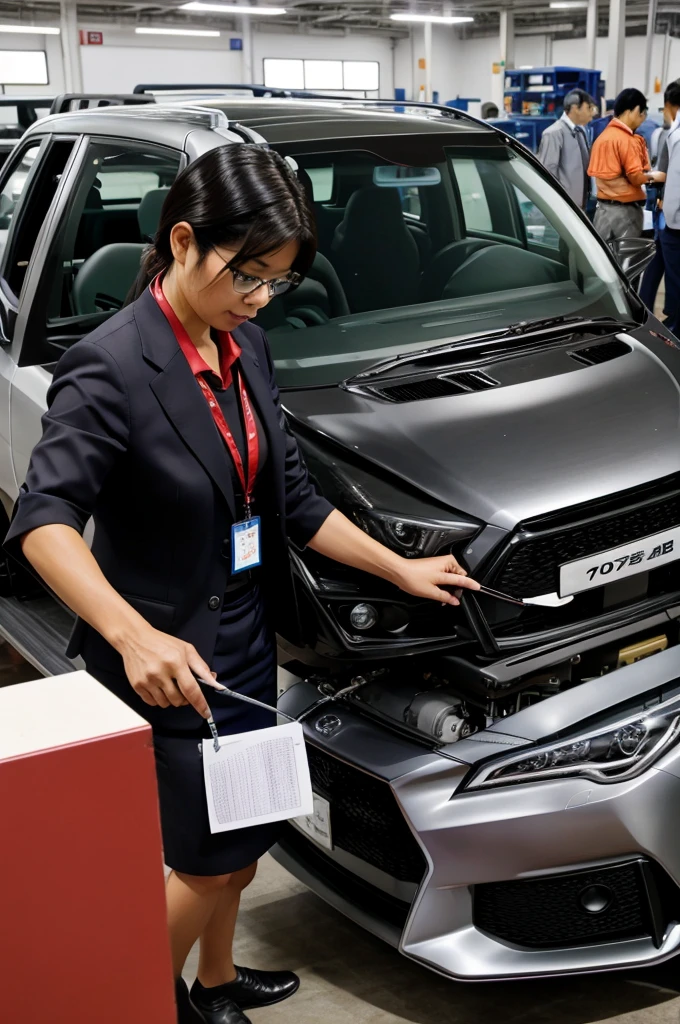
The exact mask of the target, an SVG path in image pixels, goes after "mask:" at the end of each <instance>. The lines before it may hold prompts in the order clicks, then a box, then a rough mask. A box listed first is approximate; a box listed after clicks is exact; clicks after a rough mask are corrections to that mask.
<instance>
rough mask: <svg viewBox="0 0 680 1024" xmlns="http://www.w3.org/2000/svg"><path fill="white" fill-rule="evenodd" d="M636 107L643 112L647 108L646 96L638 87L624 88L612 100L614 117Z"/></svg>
mask: <svg viewBox="0 0 680 1024" xmlns="http://www.w3.org/2000/svg"><path fill="white" fill-rule="evenodd" d="M636 107H639V108H640V113H641V114H644V113H645V112H646V110H647V97H646V96H645V94H644V93H643V92H640V90H639V89H624V90H623V92H620V93H619V95H618V96H617V97H616V99H615V100H614V117H620V116H621V114H625V113H626V111H627V110H635V108H636Z"/></svg>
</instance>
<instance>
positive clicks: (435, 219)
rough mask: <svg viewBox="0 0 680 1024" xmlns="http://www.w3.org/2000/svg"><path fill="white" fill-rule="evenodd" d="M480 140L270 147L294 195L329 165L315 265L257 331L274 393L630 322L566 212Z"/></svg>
mask: <svg viewBox="0 0 680 1024" xmlns="http://www.w3.org/2000/svg"><path fill="white" fill-rule="evenodd" d="M485 143H486V144H485V145H483V146H481V145H480V146H475V145H473V144H472V143H471V142H470V138H469V133H468V134H467V137H466V139H465V141H464V142H462V141H461V140H460V136H459V135H455V134H454V133H448V132H444V131H440V132H437V133H434V132H433V133H426V132H419V133H418V134H417V135H416V134H414V135H404V136H389V137H387V136H380V137H374V138H366V139H362V140H361V143H360V145H361V148H360V149H358V148H351V147H352V146H354V147H357V142H356V140H353V141H350V140H349V139H348V140H346V141H345V140H335V141H334V142H332V143H327V144H326V146H327V152H326V153H324V152H323V151H321V149H320V147H319V144H317V149H316V150H314V149H313V148H312V147H311V145H310V144H307V145H308V146H309V148H310V151H309V152H305V151H304V149H303V144H302V143H297V144H295V143H291V144H289V145H284V144H281V145H280V146H279V147H278V148H279V149H280V151H281V152H282V153H284V154H290V155H291V156H294V159H295V161H296V164H297V166H298V167H299V173H300V176H301V180H302V181H303V183H306V184H307V185H308V183H309V179H311V180H312V183H313V185H314V183H315V181H316V182H318V181H319V177H320V169H323V168H328V166H329V165H331V166H332V168H333V185H332V195H330V196H329V195H328V190H326V192H324V193H322V194H324V195H325V196H327V201H324V202H315V214H316V219H317V232H318V239H319V247H318V256H317V258H316V260H315V262H314V265H313V266H312V268H311V270H310V272H309V274H308V275H307V277H306V279H305V280H304V281H303V282H302V284H301V285H300V286H299V287H298V288H296V289H295V290H294V291H291V292H289V293H287V294H285V295H283V296H280V297H278V298H276V299H274V300H272V301H271V302H270V303H269V305H268V306H266V307H265V308H264V309H262V310H261V311H260V313H259V314H258V317H257V321H256V322H257V323H258V324H260V325H261V326H262V327H263V328H264V329H265V330H267V332H268V334H269V337H270V341H271V346H272V352H273V355H274V358H275V361H276V364H277V371H278V379H279V381H280V383H281V385H282V386H283V387H287V386H292V387H297V386H306V385H313V384H319V385H323V384H331V383H337V382H338V381H340V380H345V379H347V378H349V377H351V376H352V375H353V374H354V373H359V372H361V371H362V369H365V368H366V367H367V366H370V365H373V364H375V363H376V362H379V361H381V360H383V359H390V358H393V357H394V356H400V355H405V354H408V353H409V352H415V351H417V350H418V349H422V348H423V347H429V346H431V345H436V344H437V342H438V341H441V342H449V341H451V340H452V339H455V338H456V336H458V335H464V334H469V333H470V331H471V330H479V331H487V330H494V329H501V328H503V327H506V326H508V325H509V324H513V323H516V322H518V321H521V320H531V319H543V318H545V317H551V316H555V315H560V314H569V315H577V314H580V315H582V316H586V317H598V318H600V317H616V318H619V320H621V319H622V320H624V321H626V320H630V319H632V318H633V314H632V311H631V308H630V306H629V303H628V299H627V296H626V291H625V287H624V285H623V283H622V281H621V278H620V276H619V273H618V270H617V268H616V266H615V264H614V262H613V260H612V259H611V257H610V256H609V254H608V253H607V251H606V249H605V248H604V247H603V246H602V245H601V244H600V243H599V241H598V240H597V239H596V237H595V236H594V234H593V232H592V230H591V229H590V228H589V227H588V226H587V225H586V224H585V223H584V222H583V221H582V220H581V218H580V217H579V216H578V214H577V213H576V212H575V211H574V210H573V209H572V207H571V205H570V204H569V203H568V202H567V201H565V199H564V198H563V197H562V196H561V195H560V194H559V192H558V191H557V190H556V188H555V187H554V185H552V184H551V182H550V181H548V180H547V179H546V178H545V177H544V176H543V175H542V174H541V172H540V170H538V169H537V168H535V167H534V166H533V164H532V163H531V162H530V160H529V159H527V158H525V157H524V156H523V155H522V154H521V153H520V152H517V151H515V150H513V149H511V148H510V147H507V146H505V145H502V144H501V143H500V142H498V143H497V144H496V143H495V142H493V143H491V144H489V140H488V139H485ZM331 147H332V149H331ZM305 174H306V175H307V178H305ZM409 179H412V180H409ZM317 188H318V184H317V185H316V186H315V199H316V196H317Z"/></svg>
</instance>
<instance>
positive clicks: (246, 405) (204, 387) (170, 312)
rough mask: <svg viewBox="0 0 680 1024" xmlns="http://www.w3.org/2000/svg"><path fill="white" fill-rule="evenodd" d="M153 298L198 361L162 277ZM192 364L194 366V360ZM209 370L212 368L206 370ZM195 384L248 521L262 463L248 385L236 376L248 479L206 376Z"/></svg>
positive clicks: (180, 341) (181, 343)
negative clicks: (233, 472)
mask: <svg viewBox="0 0 680 1024" xmlns="http://www.w3.org/2000/svg"><path fill="white" fill-rule="evenodd" d="M151 294H152V295H153V297H154V299H155V300H156V302H157V303H158V305H159V306H160V308H161V309H162V310H163V313H164V314H165V316H166V319H167V320H168V323H169V324H170V326H171V327H172V330H173V332H174V335H175V337H176V338H177V343H178V344H179V347H180V348H181V349H182V351H183V352H184V355H185V356H187V358H189V356H190V355H193V356H194V360H195V355H196V354H197V349H196V346H195V345H194V343H193V341H192V340H191V338H190V337H189V335H188V334H187V331H186V329H185V328H184V326H183V324H182V323H181V321H180V319H179V317H178V316H177V314H176V313H175V311H174V309H173V308H172V306H171V305H170V303H169V302H168V300H167V299H166V297H165V295H164V294H163V287H162V285H161V281H160V277H157V278H156V280H155V281H154V282H153V284H152V285H151ZM189 361H190V363H191V360H189ZM206 369H210V368H209V367H207V366H206ZM196 381H197V383H198V385H199V387H200V389H201V391H202V393H203V396H204V397H205V400H206V402H207V403H208V406H209V407H210V412H211V413H212V418H213V420H214V421H215V426H216V427H217V429H218V430H219V432H220V435H221V437H222V440H223V441H224V443H225V444H226V446H227V448H228V450H229V454H230V455H231V457H232V459H233V460H234V466H235V467H236V472H237V473H238V478H239V480H240V481H241V487H242V488H243V500H244V502H245V506H246V519H249V518H250V503H251V501H252V497H253V491H254V490H255V479H256V477H257V467H258V463H259V459H260V441H259V438H258V436H257V423H256V421H255V416H254V415H253V409H252V406H251V404H250V399H249V397H248V392H247V391H246V388H245V384H244V383H243V380H242V378H241V374H240V373H237V374H236V382H235V383H236V385H237V387H238V394H239V395H240V398H241V410H242V412H243V425H244V428H245V439H246V449H247V452H248V477H247V479H246V471H245V468H244V465H243V459H242V458H241V453H240V451H239V450H238V447H237V446H236V442H235V441H234V437H233V434H232V432H231V430H230V429H229V427H228V425H227V421H226V420H225V418H224V414H223V412H222V410H221V409H220V406H219V403H218V401H217V399H216V398H215V395H214V393H213V390H212V388H211V387H210V385H209V384H208V383H207V382H206V380H205V379H204V377H203V375H202V374H200V373H199V374H197V375H196Z"/></svg>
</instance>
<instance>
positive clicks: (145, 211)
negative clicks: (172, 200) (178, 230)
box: [137, 188, 170, 242]
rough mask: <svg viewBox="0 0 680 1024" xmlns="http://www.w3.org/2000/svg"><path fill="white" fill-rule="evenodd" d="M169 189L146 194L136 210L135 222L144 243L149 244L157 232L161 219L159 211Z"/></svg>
mask: <svg viewBox="0 0 680 1024" xmlns="http://www.w3.org/2000/svg"><path fill="white" fill-rule="evenodd" d="M169 191H170V189H169V188H154V189H152V190H151V191H150V192H147V193H146V195H145V196H144V198H143V199H142V201H141V203H140V204H139V208H138V210H137V222H138V224H139V231H140V234H141V236H142V238H143V239H144V241H145V242H147V241H148V242H151V241H153V239H154V238H155V236H156V232H157V231H158V224H159V221H160V219H161V210H162V209H163V203H164V202H165V197H166V196H167V194H168V192H169Z"/></svg>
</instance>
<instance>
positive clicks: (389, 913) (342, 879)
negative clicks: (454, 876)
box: [278, 824, 411, 931]
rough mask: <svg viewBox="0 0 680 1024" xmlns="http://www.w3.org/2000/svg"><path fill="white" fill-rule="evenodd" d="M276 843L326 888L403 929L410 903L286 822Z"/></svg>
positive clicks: (366, 911)
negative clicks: (338, 860)
mask: <svg viewBox="0 0 680 1024" xmlns="http://www.w3.org/2000/svg"><path fill="white" fill-rule="evenodd" d="M278 845H279V846H280V848H281V849H282V850H283V851H284V853H287V854H288V855H289V856H290V857H292V858H293V859H294V860H295V861H296V862H297V863H298V864H300V865H301V866H302V867H304V868H305V869H306V870H307V871H309V872H310V873H311V874H312V875H314V876H315V877H316V878H318V879H319V880H320V881H322V882H323V883H324V885H326V886H327V887H328V888H329V889H332V891H333V892H334V893H336V894H337V895H338V896H340V897H341V898H342V899H343V900H348V901H349V902H350V903H352V904H354V906H355V907H360V908H361V910H363V911H364V912H365V913H368V914H370V915H371V916H372V917H377V918H378V919H379V920H381V921H386V922H387V923H388V924H391V925H392V926H393V927H395V928H398V929H399V930H400V931H402V930H403V928H404V925H405V924H406V920H407V918H408V915H409V910H410V909H411V904H410V903H406V902H405V901H404V900H400V899H397V897H396V896H392V895H390V894H389V893H386V892H383V890H382V889H379V888H378V887H377V886H375V885H371V884H370V882H367V881H366V880H365V879H364V878H359V876H358V875H355V874H353V872H351V871H348V870H347V868H343V867H341V865H340V864H337V863H336V862H335V861H334V860H333V859H332V858H331V857H329V856H328V854H327V853H326V852H325V851H324V850H322V849H321V848H320V847H318V846H317V845H316V843H310V841H309V840H308V839H306V838H305V836H303V835H302V834H301V833H300V832H299V831H298V830H297V829H296V828H295V827H294V826H293V825H290V824H285V825H284V826H283V832H282V835H281V836H280V838H279V842H278Z"/></svg>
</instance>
